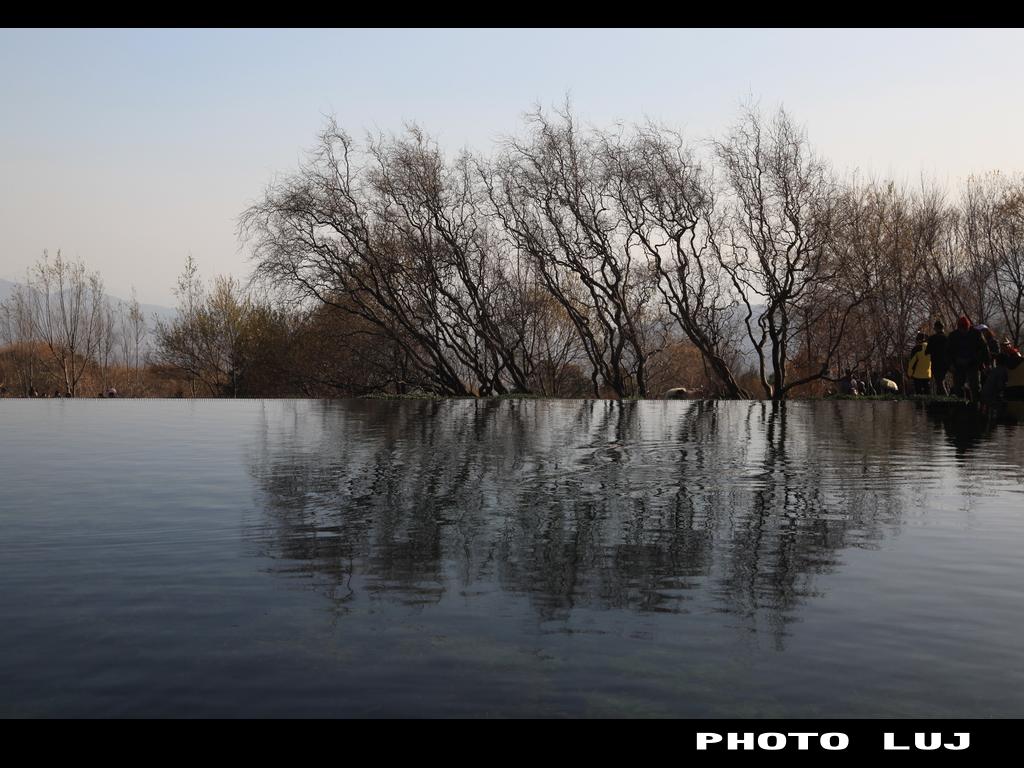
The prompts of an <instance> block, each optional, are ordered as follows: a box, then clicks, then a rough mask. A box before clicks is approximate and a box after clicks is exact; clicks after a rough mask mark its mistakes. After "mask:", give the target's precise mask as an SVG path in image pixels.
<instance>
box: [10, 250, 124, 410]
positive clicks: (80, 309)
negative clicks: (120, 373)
mask: <svg viewBox="0 0 1024 768" xmlns="http://www.w3.org/2000/svg"><path fill="white" fill-rule="evenodd" d="M28 285H29V288H30V296H31V297H32V300H33V303H34V307H33V313H34V315H35V317H36V319H37V327H38V333H39V337H40V338H41V339H42V340H43V341H44V342H45V343H46V346H47V348H48V349H49V350H50V353H51V355H52V356H53V358H54V360H55V361H56V363H57V366H58V367H59V368H60V371H61V376H62V378H63V383H64V386H65V392H66V394H68V395H71V396H72V397H74V396H76V395H77V394H78V385H79V382H80V381H81V378H82V375H83V374H84V373H85V370H86V367H87V365H88V364H89V362H90V360H91V358H92V357H93V355H94V354H95V352H96V349H97V346H98V344H99V340H100V336H101V333H100V329H101V323H102V322H103V321H102V319H101V317H102V307H103V305H104V304H105V303H106V299H105V297H104V292H103V281H102V280H101V278H100V276H99V274H98V273H96V272H92V273H90V272H87V271H86V268H85V265H84V264H82V263H81V262H69V261H65V260H64V258H63V257H62V256H61V253H60V251H57V256H56V257H55V258H54V259H53V260H50V257H49V254H48V253H47V252H46V251H44V252H43V258H42V260H40V261H39V262H38V263H37V264H36V265H35V267H33V268H32V269H31V270H30V273H29V276H28Z"/></svg>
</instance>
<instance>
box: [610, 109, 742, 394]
mask: <svg viewBox="0 0 1024 768" xmlns="http://www.w3.org/2000/svg"><path fill="white" fill-rule="evenodd" d="M602 141H603V150H604V154H605V157H606V162H607V163H608V166H609V169H610V173H611V175H612V179H613V191H612V195H613V197H614V200H615V204H616V206H617V210H618V213H619V215H620V216H621V217H622V219H623V221H624V222H625V224H626V227H627V228H628V231H629V239H630V242H631V243H633V242H635V243H636V244H637V245H638V246H639V248H640V252H641V253H642V254H644V255H645V256H646V257H647V258H648V259H649V260H650V261H651V263H653V265H654V268H655V270H656V274H657V277H658V283H657V285H658V289H659V291H660V292H661V295H662V298H663V300H664V305H665V307H666V309H667V310H668V312H669V314H670V315H671V317H672V319H673V320H674V321H675V323H676V324H677V326H678V327H679V329H680V330H682V332H683V333H684V334H685V335H686V338H687V339H688V340H689V341H690V343H692V344H693V345H694V346H695V347H696V348H697V350H698V351H699V352H700V353H701V355H703V357H704V360H705V363H706V364H707V365H708V366H709V367H710V369H711V371H712V373H713V375H714V377H715V378H716V379H717V380H718V382H719V384H720V386H721V387H722V389H723V391H724V393H725V394H726V395H727V396H729V397H733V398H745V397H748V394H747V392H746V391H745V390H744V389H743V387H741V386H740V384H739V383H738V382H737V380H736V376H735V375H734V373H733V371H732V369H731V367H730V364H729V359H730V358H732V357H733V356H734V353H735V335H736V334H735V331H736V330H737V323H736V320H737V316H738V313H737V311H736V310H737V306H738V301H737V299H736V297H735V295H734V290H733V286H732V283H731V282H730V280H729V279H728V276H727V275H726V273H725V270H723V268H722V265H721V263H720V261H719V260H718V259H717V258H716V256H715V252H714V248H713V247H712V241H713V240H714V238H715V237H717V236H718V235H719V230H720V228H721V226H722V223H721V214H720V211H719V209H718V206H717V205H716V196H715V191H714V188H713V180H712V178H711V174H710V173H709V172H708V171H707V170H705V168H704V167H702V166H701V164H700V163H699V162H698V161H697V159H696V158H695V155H694V153H693V151H692V150H691V149H690V148H689V147H687V146H686V145H685V143H684V142H683V139H682V137H681V136H680V135H679V134H678V133H675V132H673V131H669V130H666V129H662V128H658V127H655V126H653V125H648V126H646V127H644V128H641V129H639V130H638V131H637V132H636V133H635V135H634V136H633V137H632V138H631V140H629V141H626V142H623V141H622V140H621V138H620V137H619V136H617V135H614V134H612V135H609V134H605V135H603V137H602Z"/></svg>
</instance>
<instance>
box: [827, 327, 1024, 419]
mask: <svg viewBox="0 0 1024 768" xmlns="http://www.w3.org/2000/svg"><path fill="white" fill-rule="evenodd" d="M933 330H934V333H933V334H932V335H931V336H929V335H928V334H926V333H924V332H920V333H918V334H917V339H916V344H915V346H914V348H913V349H912V350H911V352H910V359H909V361H908V362H907V368H906V378H907V381H908V386H907V389H908V390H909V391H910V393H911V394H914V395H947V396H948V395H953V396H954V397H964V398H966V399H968V400H970V401H972V402H994V401H996V400H999V399H1000V398H1002V399H1006V400H1024V357H1022V356H1021V353H1020V350H1018V349H1017V347H1015V346H1014V345H1013V343H1012V342H1011V341H1010V340H1009V339H1004V340H1003V341H1002V342H1001V343H1000V341H999V340H998V339H997V338H996V336H995V334H994V333H993V332H992V329H991V328H989V327H988V326H987V325H985V324H983V323H979V324H974V323H972V322H971V320H970V318H968V317H967V316H966V315H964V316H961V317H960V319H959V320H958V321H957V325H956V328H955V329H953V331H951V332H950V333H949V334H948V335H947V334H946V329H945V325H944V324H943V322H942V321H941V320H936V321H935V325H934V328H933ZM950 374H952V379H953V384H952V387H950V385H949V378H950ZM898 378H900V376H899V373H898V372H891V373H890V374H889V375H888V376H881V375H878V374H876V375H875V376H873V377H871V379H870V380H868V381H865V380H862V379H858V378H857V377H856V375H855V374H854V372H853V371H852V370H847V371H846V375H845V376H844V377H843V378H841V379H840V380H839V393H840V394H844V395H882V394H896V393H898V392H899V391H900V387H899V385H898V384H897V383H896V380H897V379H898Z"/></svg>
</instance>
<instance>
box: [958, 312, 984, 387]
mask: <svg viewBox="0 0 1024 768" xmlns="http://www.w3.org/2000/svg"><path fill="white" fill-rule="evenodd" d="M949 358H950V361H951V362H952V364H953V394H954V395H956V396H957V397H963V396H964V390H965V389H966V390H967V397H968V399H969V400H971V401H972V402H973V401H977V400H978V399H979V397H980V396H981V367H982V366H983V365H985V363H986V362H988V360H989V359H990V356H989V351H988V345H987V344H985V339H984V337H983V336H982V335H981V331H979V330H977V329H976V328H974V327H972V326H971V320H970V318H969V317H967V315H961V316H960V319H959V320H958V321H957V324H956V329H955V330H954V331H953V332H952V333H951V334H949Z"/></svg>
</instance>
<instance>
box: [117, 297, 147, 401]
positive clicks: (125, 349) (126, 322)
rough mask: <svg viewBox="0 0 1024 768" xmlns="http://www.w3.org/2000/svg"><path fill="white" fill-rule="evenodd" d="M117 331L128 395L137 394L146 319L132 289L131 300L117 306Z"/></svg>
mask: <svg viewBox="0 0 1024 768" xmlns="http://www.w3.org/2000/svg"><path fill="white" fill-rule="evenodd" d="M118 331H119V334H118V335H119V338H120V342H121V362H122V364H123V365H124V367H125V369H126V371H127V376H128V382H127V385H128V386H127V389H128V393H129V394H131V395H133V396H135V395H138V394H139V387H140V379H139V377H140V372H141V369H142V347H143V342H144V340H145V338H146V318H145V315H143V314H142V308H141V306H140V305H139V300H138V298H136V296H135V288H132V297H131V300H130V301H128V302H127V303H124V302H122V303H121V304H120V305H118Z"/></svg>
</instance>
